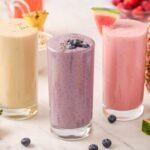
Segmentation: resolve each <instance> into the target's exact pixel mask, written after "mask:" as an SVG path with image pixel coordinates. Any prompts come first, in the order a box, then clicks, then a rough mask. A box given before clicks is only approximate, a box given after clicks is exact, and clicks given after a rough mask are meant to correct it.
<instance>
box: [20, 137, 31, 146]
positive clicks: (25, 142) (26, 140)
mask: <svg viewBox="0 0 150 150" xmlns="http://www.w3.org/2000/svg"><path fill="white" fill-rule="evenodd" d="M30 143H31V140H30V139H29V138H23V139H22V140H21V144H22V145H23V146H25V147H28V146H29V145H30Z"/></svg>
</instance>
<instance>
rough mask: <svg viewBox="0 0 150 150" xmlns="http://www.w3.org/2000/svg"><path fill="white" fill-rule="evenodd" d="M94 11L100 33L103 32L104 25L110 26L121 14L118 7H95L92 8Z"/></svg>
mask: <svg viewBox="0 0 150 150" xmlns="http://www.w3.org/2000/svg"><path fill="white" fill-rule="evenodd" d="M91 9H92V12H93V13H94V17H95V21H96V25H97V27H98V30H99V32H100V33H102V26H103V25H106V26H110V25H112V24H113V23H114V22H115V20H116V19H117V18H118V17H119V16H120V12H119V11H118V10H116V9H111V8H101V7H93V8H91Z"/></svg>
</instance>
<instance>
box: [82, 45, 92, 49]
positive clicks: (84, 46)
mask: <svg viewBox="0 0 150 150" xmlns="http://www.w3.org/2000/svg"><path fill="white" fill-rule="evenodd" d="M82 47H83V48H88V47H90V45H89V44H82Z"/></svg>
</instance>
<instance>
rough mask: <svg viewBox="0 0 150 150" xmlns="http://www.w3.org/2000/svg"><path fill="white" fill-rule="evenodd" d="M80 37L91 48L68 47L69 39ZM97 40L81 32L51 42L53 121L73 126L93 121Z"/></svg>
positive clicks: (50, 63) (49, 70) (49, 74)
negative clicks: (95, 46) (80, 33)
mask: <svg viewBox="0 0 150 150" xmlns="http://www.w3.org/2000/svg"><path fill="white" fill-rule="evenodd" d="M74 39H79V40H80V41H83V43H85V44H88V45H89V47H87V48H84V47H81V46H80V47H76V48H74V49H69V48H68V47H67V43H68V41H69V40H74ZM94 45H95V44H94V41H93V40H92V39H90V38H89V37H86V36H84V35H79V34H67V35H61V36H57V37H54V38H52V39H51V40H49V42H48V79H49V99H50V116H51V124H52V126H53V127H55V128H64V129H74V128H80V127H83V126H86V125H88V124H89V123H90V122H91V120H92V108H93V71H94Z"/></svg>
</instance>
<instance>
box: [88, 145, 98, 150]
mask: <svg viewBox="0 0 150 150" xmlns="http://www.w3.org/2000/svg"><path fill="white" fill-rule="evenodd" d="M89 150H98V146H97V145H96V144H91V145H89Z"/></svg>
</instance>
